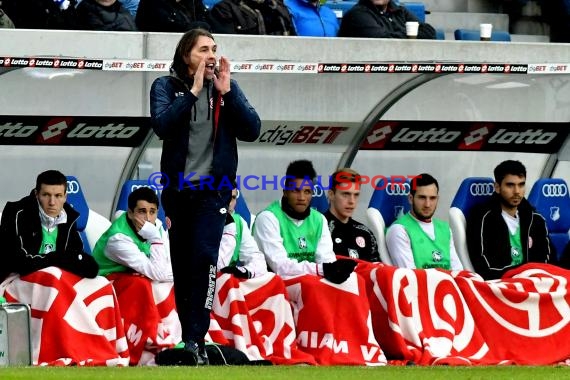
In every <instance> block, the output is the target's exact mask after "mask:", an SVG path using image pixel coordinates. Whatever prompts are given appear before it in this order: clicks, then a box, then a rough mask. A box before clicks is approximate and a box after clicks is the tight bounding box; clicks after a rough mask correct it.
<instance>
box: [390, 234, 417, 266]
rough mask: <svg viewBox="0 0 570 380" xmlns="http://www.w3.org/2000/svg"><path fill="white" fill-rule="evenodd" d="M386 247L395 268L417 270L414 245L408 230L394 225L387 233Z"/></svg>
mask: <svg viewBox="0 0 570 380" xmlns="http://www.w3.org/2000/svg"><path fill="white" fill-rule="evenodd" d="M386 246H387V248H388V253H389V254H390V257H391V258H392V262H393V263H394V266H396V267H399V268H409V269H416V264H415V263H414V254H413V253H412V244H411V242H410V237H409V236H408V233H407V232H406V229H405V228H404V226H402V225H401V224H393V225H391V226H390V228H388V232H387V233H386Z"/></svg>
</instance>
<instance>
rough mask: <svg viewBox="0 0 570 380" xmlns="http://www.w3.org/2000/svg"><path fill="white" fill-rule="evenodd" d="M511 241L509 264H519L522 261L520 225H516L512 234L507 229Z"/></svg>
mask: <svg viewBox="0 0 570 380" xmlns="http://www.w3.org/2000/svg"><path fill="white" fill-rule="evenodd" d="M509 240H510V242H511V265H521V264H522V262H523V249H522V243H521V227H520V226H518V227H517V230H516V231H515V233H514V234H511V233H510V231H509Z"/></svg>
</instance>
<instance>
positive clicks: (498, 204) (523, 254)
mask: <svg viewBox="0 0 570 380" xmlns="http://www.w3.org/2000/svg"><path fill="white" fill-rule="evenodd" d="M494 175H495V193H493V195H492V197H491V199H490V200H489V202H488V203H487V204H485V205H484V206H483V207H481V208H477V209H476V210H473V211H472V212H470V216H469V219H468V220H467V247H468V249H469V256H470V258H471V263H472V264H473V267H474V268H475V272H477V273H478V274H480V275H481V277H483V278H484V279H485V280H492V279H497V278H500V277H501V276H502V275H503V273H505V272H506V271H507V270H509V269H512V268H515V267H517V266H519V265H521V264H524V263H527V262H540V263H547V262H549V261H550V257H551V255H552V254H553V250H552V248H551V243H550V240H549V239H548V231H547V228H546V221H545V220H544V218H543V217H542V215H540V214H538V213H537V212H536V211H535V210H534V208H533V207H532V205H531V204H530V203H528V201H527V200H526V198H525V197H524V195H525V186H526V168H525V167H524V165H523V164H522V163H521V162H519V161H513V160H507V161H503V162H501V163H500V164H499V165H497V167H496V168H495V171H494ZM553 257H554V256H553Z"/></svg>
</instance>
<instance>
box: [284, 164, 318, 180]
mask: <svg viewBox="0 0 570 380" xmlns="http://www.w3.org/2000/svg"><path fill="white" fill-rule="evenodd" d="M285 176H286V177H287V181H286V183H289V181H290V180H292V179H308V180H311V181H313V182H314V181H315V179H316V177H317V172H315V168H313V163H312V162H311V161H309V160H297V161H293V162H291V163H290V164H289V166H287V171H286V172H285Z"/></svg>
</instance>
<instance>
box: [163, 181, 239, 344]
mask: <svg viewBox="0 0 570 380" xmlns="http://www.w3.org/2000/svg"><path fill="white" fill-rule="evenodd" d="M230 198H231V190H226V189H224V190H219V191H218V190H209V189H205V190H194V189H184V190H182V191H176V190H172V189H164V190H163V193H162V202H163V207H164V210H165V212H166V215H167V216H168V217H169V218H170V220H171V222H172V226H171V227H170V230H169V231H168V233H169V237H170V257H171V261H172V272H173V275H174V296H175V299H176V309H177V311H178V316H179V318H180V324H181V325H182V339H183V341H184V342H188V341H194V342H196V343H198V344H199V345H201V346H202V345H203V341H204V337H205V335H206V333H207V332H208V327H209V325H210V311H211V310H212V305H213V301H214V293H215V290H216V264H217V261H218V251H219V249H220V240H221V238H222V233H223V229H224V224H225V221H226V213H227V208H228V206H229V203H230Z"/></svg>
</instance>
